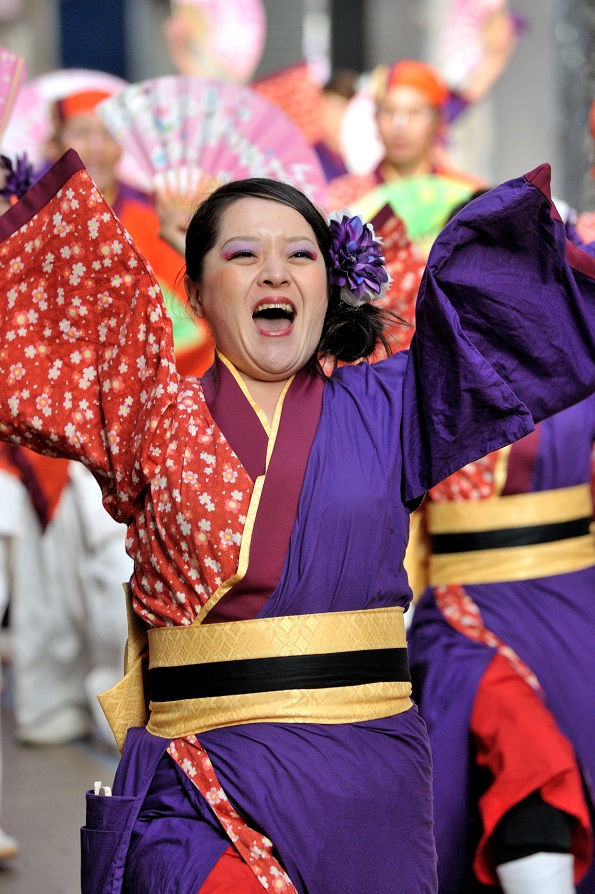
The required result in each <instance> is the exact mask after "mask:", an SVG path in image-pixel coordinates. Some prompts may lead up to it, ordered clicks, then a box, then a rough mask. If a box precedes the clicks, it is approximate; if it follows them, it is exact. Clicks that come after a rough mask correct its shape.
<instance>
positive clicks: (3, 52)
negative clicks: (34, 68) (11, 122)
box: [0, 47, 27, 141]
mask: <svg viewBox="0 0 595 894" xmlns="http://www.w3.org/2000/svg"><path fill="white" fill-rule="evenodd" d="M26 74H27V66H26V65H25V62H24V60H23V59H21V57H20V56H17V55H16V53H13V52H11V51H10V50H7V49H6V48H5V47H0V141H1V140H2V135H3V133H4V131H5V130H6V126H7V124H8V119H9V118H10V116H11V114H12V109H13V106H14V102H15V99H16V97H17V94H18V92H19V90H20V88H21V85H22V83H23V81H24V80H25V75H26Z"/></svg>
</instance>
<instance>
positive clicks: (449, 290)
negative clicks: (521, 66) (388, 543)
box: [403, 165, 595, 499]
mask: <svg viewBox="0 0 595 894" xmlns="http://www.w3.org/2000/svg"><path fill="white" fill-rule="evenodd" d="M549 174H550V170H549V166H548V165H542V166H541V167H540V168H537V169H536V170H535V171H532V172H531V173H530V174H527V175H526V176H525V177H520V178H517V179H515V180H511V181H509V182H507V183H504V184H502V186H499V187H497V188H496V189H494V190H491V191H490V192H489V193H487V194H486V195H485V196H482V197H481V198H478V199H476V200H474V201H473V202H471V203H470V204H469V205H467V206H466V207H465V208H464V209H463V210H462V211H461V212H459V214H458V215H457V216H456V217H455V218H454V220H453V221H451V223H450V224H449V225H448V226H447V227H446V229H445V230H444V231H443V233H442V234H441V235H440V236H439V238H438V239H437V241H436V243H435V244H434V247H433V249H432V252H431V254H430V257H429V259H428V266H427V268H426V272H425V275H424V279H423V282H422V285H421V288H420V294H419V298H418V305H417V314H416V325H417V329H416V335H415V337H414V339H413V343H412V346H411V354H410V362H409V367H408V370H407V374H406V383H405V389H406V395H408V397H410V396H412V399H411V400H407V402H406V405H405V406H406V413H405V419H404V429H403V439H404V442H405V443H406V444H407V445H408V446H409V450H408V453H407V455H406V470H405V480H406V482H407V485H406V489H405V490H406V496H407V498H408V499H412V498H414V497H415V496H419V495H420V493H421V492H423V491H425V490H427V489H428V488H429V487H430V486H432V485H433V484H435V483H437V482H438V481H439V480H441V479H442V478H444V477H446V476H447V475H449V474H450V473H451V472H453V471H455V470H456V469H458V468H460V467H462V466H463V465H465V464H466V463H467V462H470V461H471V460H473V459H477V458H479V457H480V456H482V455H484V454H486V453H488V452H490V451H491V450H494V449H496V448H497V447H501V446H503V445H504V444H506V443H510V442H511V441H514V440H516V439H517V438H519V437H522V436H523V435H524V434H527V433H528V432H529V431H531V430H532V428H533V426H534V423H535V422H537V421H539V420H540V419H543V418H545V417H547V416H551V415H553V414H554V413H556V412H558V411H559V410H562V409H564V408H565V407H567V406H570V405H572V404H574V403H577V402H578V401H579V400H582V399H583V398H585V397H587V396H588V395H589V394H591V393H592V392H593V391H595V259H594V258H593V257H592V256H591V255H589V254H587V253H586V252H584V251H582V250H581V249H579V248H577V247H576V246H575V245H573V244H572V243H570V242H568V241H567V240H566V233H565V229H564V224H563V223H562V221H561V219H560V216H559V214H558V213H557V211H556V209H555V207H554V206H553V205H552V203H551V199H550V193H549ZM416 457H421V460H419V461H418V460H417V459H416Z"/></svg>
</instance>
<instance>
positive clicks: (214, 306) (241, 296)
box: [185, 198, 328, 382]
mask: <svg viewBox="0 0 595 894" xmlns="http://www.w3.org/2000/svg"><path fill="white" fill-rule="evenodd" d="M185 285H186V291H187V293H188V298H189V300H190V303H191V305H192V307H193V309H194V311H195V313H196V314H197V315H198V316H199V317H203V318H204V319H206V320H207V322H208V323H209V325H210V327H211V330H212V332H213V336H214V339H215V344H216V346H217V348H218V349H219V350H220V351H221V352H222V353H223V354H224V355H225V356H226V357H227V358H228V359H229V360H231V362H232V363H233V365H234V366H235V367H236V369H238V370H239V372H240V373H242V374H244V375H245V376H248V377H250V378H252V379H256V380H258V381H265V382H266V381H271V382H278V381H282V380H284V379H288V378H289V377H290V376H292V375H294V373H296V372H298V370H300V369H301V368H302V367H303V366H304V365H305V364H306V363H307V362H308V360H309V359H310V358H311V357H312V355H313V354H314V352H315V350H316V346H317V344H318V342H319V340H320V335H321V332H322V324H323V321H324V317H325V314H326V308H327V300H328V285H327V274H326V267H325V263H324V257H323V254H322V251H321V250H320V247H319V245H318V243H317V241H316V237H315V235H314V231H313V230H312V228H311V227H310V225H309V224H308V223H307V222H306V220H305V218H303V217H302V215H301V214H300V213H299V212H298V211H295V210H294V209H293V208H290V207H288V206H286V205H282V204H280V203H279V202H275V201H269V200H267V199H254V198H244V199H238V200H237V201H236V202H234V203H233V204H232V205H230V206H229V207H228V208H227V209H226V210H225V212H224V213H223V215H222V218H221V225H220V229H219V234H218V237H217V240H216V242H215V244H214V246H213V247H212V248H211V249H210V251H209V252H207V254H206V255H205V258H204V263H203V273H202V280H201V282H200V283H195V282H193V281H192V280H191V279H190V278H189V277H188V276H187V277H186V280H185Z"/></svg>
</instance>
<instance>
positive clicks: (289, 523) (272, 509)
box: [203, 361, 325, 624]
mask: <svg viewBox="0 0 595 894" xmlns="http://www.w3.org/2000/svg"><path fill="white" fill-rule="evenodd" d="M219 362H220V361H219ZM215 366H216V367H217V369H218V370H219V367H218V365H217V364H215ZM221 366H224V364H221ZM227 372H228V374H229V375H230V378H232V379H233V376H231V374H230V373H229V370H227ZM220 382H221V385H220V387H219V390H218V392H217V393H218V395H221V396H222V394H223V392H225V393H226V394H227V393H229V395H230V400H231V401H232V403H230V405H229V406H226V407H225V409H224V410H223V409H222V408H221V406H220V404H221V401H220V399H215V400H214V401H213V400H212V398H211V397H210V396H209V398H207V403H208V402H209V400H211V405H212V406H213V407H215V412H217V413H219V412H220V410H221V413H220V416H219V418H220V419H221V422H222V426H223V425H224V427H221V430H222V432H223V434H224V435H225V437H226V438H228V435H229V438H230V440H229V443H230V444H231V446H232V448H233V449H234V450H235V451H236V453H237V455H238V456H239V458H240V460H241V461H242V463H243V462H244V460H243V459H242V456H246V457H248V459H249V460H250V462H252V461H253V460H254V465H255V466H256V465H257V457H256V455H257V454H259V453H260V451H261V450H262V446H261V435H260V433H258V434H257V435H256V437H257V439H258V444H256V442H255V443H254V444H249V443H247V442H248V441H249V440H250V439H251V438H252V432H253V431H254V429H253V427H252V423H251V421H250V419H249V415H246V413H245V412H244V411H243V410H242V409H241V408H240V407H239V403H238V401H236V399H235V398H232V397H231V394H232V392H231V389H230V390H229V392H227V387H228V386H227V385H224V384H223V382H224V377H223V376H221V379H220ZM324 382H325V380H324V378H323V377H322V376H317V375H313V374H312V373H310V372H309V371H308V370H306V369H302V370H301V371H300V372H299V373H297V375H296V376H295V378H294V380H293V382H292V383H291V385H290V386H289V389H288V391H287V394H286V395H285V399H284V402H283V409H282V412H281V420H280V423H279V430H278V432H277V438H276V440H275V447H274V450H273V453H272V456H271V458H270V461H269V466H268V469H267V472H266V477H265V481H264V486H263V489H262V494H261V497H260V502H259V505H258V511H257V514H256V519H255V522H254V528H253V530H252V539H251V543H250V557H249V561H248V568H247V571H246V574H245V575H244V577H243V578H242V580H240V581H238V583H237V584H235V585H234V586H233V587H232V588H231V589H230V590H229V592H228V593H226V594H225V596H222V597H221V599H220V600H219V602H218V603H217V604H216V605H215V606H213V608H212V609H211V611H210V612H208V613H207V614H206V615H205V618H204V621H203V624H212V623H217V622H220V621H237V620H246V619H248V618H255V617H256V616H257V615H258V614H259V612H260V610H261V609H262V607H263V605H264V603H265V602H266V601H267V599H268V598H269V596H270V595H271V593H272V592H273V590H274V589H275V588H276V587H277V585H278V583H279V580H280V578H281V574H282V572H283V566H284V564H285V557H286V555H287V550H288V548H289V540H290V537H291V532H292V529H293V525H294V522H295V518H296V515H297V509H298V503H299V499H300V494H301V490H302V484H303V481H304V475H305V473H306V465H307V462H308V457H309V455H310V448H311V447H312V442H313V440H314V436H315V434H316V429H317V427H318V421H319V419H320V414H321V412H322V394H323V390H324ZM236 386H237V383H236ZM237 388H238V392H239V393H240V394H241V395H242V398H243V400H244V402H245V404H246V406H247V407H248V408H249V409H250V412H251V413H252V414H253V416H254V418H255V419H257V417H256V414H255V413H254V410H253V409H252V407H250V405H249V403H248V401H247V400H246V398H245V396H244V395H243V394H242V391H241V389H240V388H239V386H237ZM207 390H208V389H207ZM205 397H206V394H205ZM211 405H210V406H211ZM209 408H210V407H209ZM235 411H237V414H238V415H235V416H234V412H235ZM224 414H226V416H225V421H224V420H223V415H224ZM216 421H217V419H216ZM257 421H258V419H257ZM245 422H247V423H248V426H249V428H244V423H245ZM217 424H219V422H218V421H217ZM258 425H260V428H261V429H262V425H261V424H260V422H258ZM262 430H263V432H264V429H262ZM232 432H233V434H232ZM232 437H233V441H232V440H231V438H232ZM265 440H266V441H267V443H268V438H267V436H266V434H265ZM235 445H237V448H236V446H235ZM264 452H265V456H266V448H265V451H264ZM260 460H261V457H260V456H258V463H260Z"/></svg>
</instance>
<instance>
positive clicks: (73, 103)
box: [53, 90, 112, 124]
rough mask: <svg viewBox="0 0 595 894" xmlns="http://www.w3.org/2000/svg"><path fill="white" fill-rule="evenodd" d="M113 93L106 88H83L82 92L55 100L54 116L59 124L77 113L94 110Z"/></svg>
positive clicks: (81, 113)
mask: <svg viewBox="0 0 595 894" xmlns="http://www.w3.org/2000/svg"><path fill="white" fill-rule="evenodd" d="M111 95H112V94H111V93H108V92H107V91H105V90H83V91H82V92H80V93H72V94H71V95H70V96H64V97H63V98H62V99H57V100H56V101H55V102H54V106H53V112H54V118H55V120H56V121H57V123H58V124H64V123H65V122H66V121H70V119H71V118H74V117H75V116H76V115H83V114H84V113H85V112H92V111H93V110H94V109H95V106H96V105H98V104H99V103H100V102H101V101H102V100H104V99H107V98H108V97H110V96H111Z"/></svg>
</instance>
